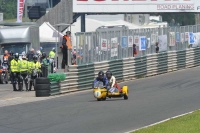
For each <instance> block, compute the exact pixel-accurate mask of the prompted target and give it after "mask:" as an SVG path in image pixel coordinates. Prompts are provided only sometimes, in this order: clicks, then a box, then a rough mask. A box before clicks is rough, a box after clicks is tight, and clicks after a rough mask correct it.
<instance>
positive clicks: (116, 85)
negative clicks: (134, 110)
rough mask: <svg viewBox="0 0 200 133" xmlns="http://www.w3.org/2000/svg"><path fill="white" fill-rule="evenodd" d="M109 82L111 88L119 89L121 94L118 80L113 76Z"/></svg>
mask: <svg viewBox="0 0 200 133" xmlns="http://www.w3.org/2000/svg"><path fill="white" fill-rule="evenodd" d="M108 80H109V83H111V88H112V87H115V88H117V89H118V90H119V92H121V91H122V90H121V88H120V86H119V85H118V84H117V82H116V78H115V77H114V76H111V78H110V79H109V78H108Z"/></svg>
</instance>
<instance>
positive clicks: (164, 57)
mask: <svg viewBox="0 0 200 133" xmlns="http://www.w3.org/2000/svg"><path fill="white" fill-rule="evenodd" d="M199 65H200V48H195V49H193V48H192V49H188V50H182V51H170V52H161V53H158V54H152V55H148V56H142V57H136V58H135V57H132V58H126V59H122V60H113V61H109V62H108V61H106V62H98V63H94V64H87V65H80V66H69V72H68V73H67V76H66V80H64V81H61V82H60V93H65V92H71V91H77V90H84V89H91V86H92V82H93V81H94V79H95V77H96V76H97V73H98V72H99V71H100V70H102V71H104V72H106V71H107V70H111V71H112V72H113V75H114V76H115V77H116V78H117V81H118V82H120V81H124V80H131V79H135V78H141V77H148V76H153V75H158V74H163V73H168V72H172V71H176V70H179V69H184V68H190V67H195V66H199Z"/></svg>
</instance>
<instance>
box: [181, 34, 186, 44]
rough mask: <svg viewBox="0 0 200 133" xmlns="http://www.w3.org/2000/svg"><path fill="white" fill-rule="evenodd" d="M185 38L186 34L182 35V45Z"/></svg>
mask: <svg viewBox="0 0 200 133" xmlns="http://www.w3.org/2000/svg"><path fill="white" fill-rule="evenodd" d="M184 38H185V34H184V33H181V42H182V43H183V42H184Z"/></svg>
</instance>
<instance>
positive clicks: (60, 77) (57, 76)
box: [48, 73, 66, 82]
mask: <svg viewBox="0 0 200 133" xmlns="http://www.w3.org/2000/svg"><path fill="white" fill-rule="evenodd" d="M48 78H49V79H50V81H51V82H52V81H56V82H59V81H63V80H65V79H66V74H63V73H53V74H49V75H48Z"/></svg>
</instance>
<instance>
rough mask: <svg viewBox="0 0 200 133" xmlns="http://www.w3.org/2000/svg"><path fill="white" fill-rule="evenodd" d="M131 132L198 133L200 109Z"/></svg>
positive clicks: (199, 128)
mask: <svg viewBox="0 0 200 133" xmlns="http://www.w3.org/2000/svg"><path fill="white" fill-rule="evenodd" d="M132 133H200V111H195V112H194V113H192V114H188V115H185V116H182V117H179V118H174V119H170V120H169V121H166V122H164V123H161V124H158V125H155V126H152V127H148V128H144V129H141V130H138V131H135V132H132Z"/></svg>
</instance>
